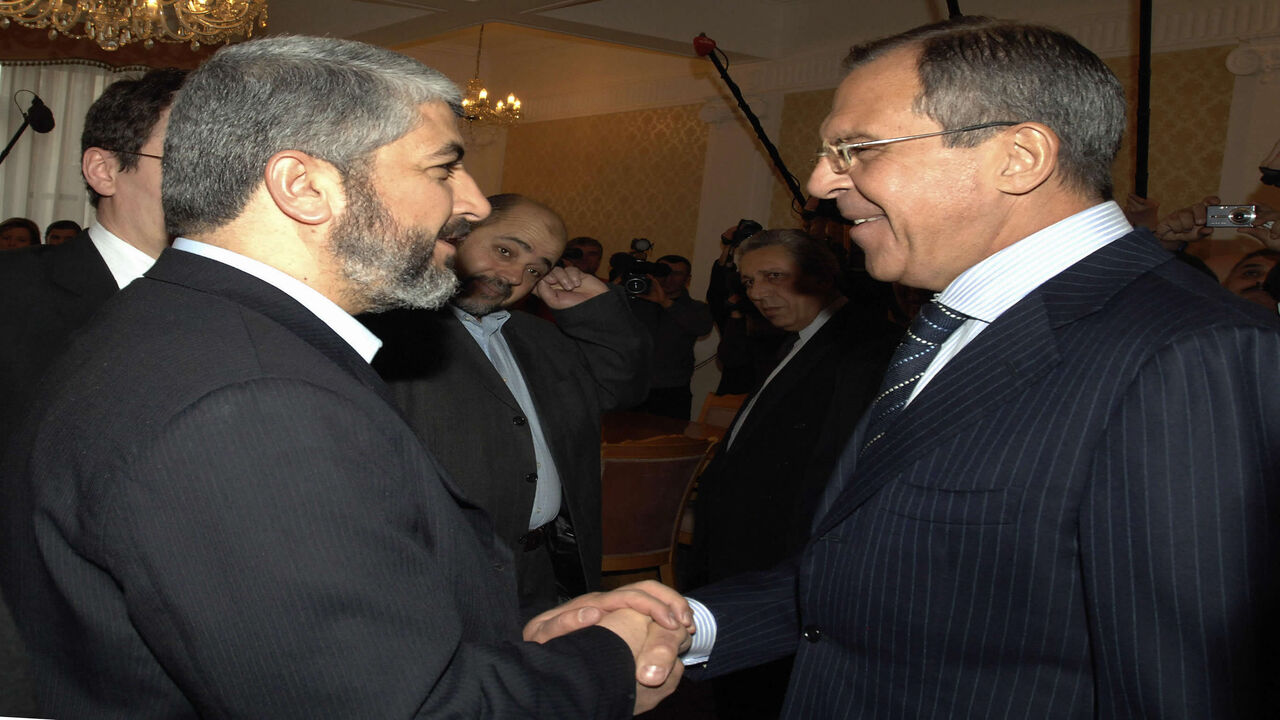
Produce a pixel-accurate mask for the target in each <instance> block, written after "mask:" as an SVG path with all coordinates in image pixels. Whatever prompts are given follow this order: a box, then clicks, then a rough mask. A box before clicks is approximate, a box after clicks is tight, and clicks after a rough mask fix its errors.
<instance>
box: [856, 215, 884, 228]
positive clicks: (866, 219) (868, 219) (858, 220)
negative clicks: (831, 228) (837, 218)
mask: <svg viewBox="0 0 1280 720" xmlns="http://www.w3.org/2000/svg"><path fill="white" fill-rule="evenodd" d="M883 219H884V216H883V215H876V216H874V217H864V218H854V219H853V220H851V221H850V222H852V223H853V226H854V227H858V226H859V225H861V224H863V223H869V222H874V221H876V220H883Z"/></svg>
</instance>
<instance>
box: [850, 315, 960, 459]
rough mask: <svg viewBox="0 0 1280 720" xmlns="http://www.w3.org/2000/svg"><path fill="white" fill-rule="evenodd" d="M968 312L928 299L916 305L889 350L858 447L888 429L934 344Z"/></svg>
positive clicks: (864, 446) (932, 354) (935, 350)
mask: <svg viewBox="0 0 1280 720" xmlns="http://www.w3.org/2000/svg"><path fill="white" fill-rule="evenodd" d="M968 319H969V318H968V316H966V315H963V314H961V313H958V312H956V311H955V310H952V309H951V308H949V307H947V306H945V305H943V304H942V303H940V302H938V301H937V300H931V301H930V302H929V303H927V304H926V305H924V306H923V307H921V308H920V313H919V314H918V315H916V318H915V320H912V321H911V327H909V328H907V334H906V335H905V336H904V337H903V338H902V342H900V343H898V348H897V349H896V350H894V351H893V359H892V360H891V361H890V362H889V369H888V370H886V371H885V374H884V382H882V383H881V384H880V392H879V393H878V394H877V395H876V399H875V402H873V403H872V404H871V410H869V411H868V412H869V413H870V414H869V415H868V417H869V418H870V419H869V421H868V422H867V432H866V434H865V435H864V436H863V437H865V438H866V441H865V442H864V443H863V444H862V450H866V449H867V448H868V447H870V446H871V444H872V443H874V442H875V441H877V440H879V439H880V437H881V436H882V435H884V433H885V430H887V429H888V427H889V424H890V423H891V422H892V421H893V418H894V417H896V416H897V414H898V412H899V411H901V410H902V408H904V407H906V405H907V400H908V399H909V398H910V397H911V392H912V391H913V390H914V389H915V387H916V383H918V382H920V378H921V376H923V375H924V371H925V369H926V368H928V367H929V363H931V362H933V359H934V357H936V356H937V354H938V347H939V346H941V345H942V343H943V341H945V340H946V339H947V337H948V336H950V335H951V333H952V332H953V331H954V330H955V329H956V328H958V327H960V326H961V325H962V324H963V323H964V321H965V320H968Z"/></svg>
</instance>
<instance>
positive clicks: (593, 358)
mask: <svg viewBox="0 0 1280 720" xmlns="http://www.w3.org/2000/svg"><path fill="white" fill-rule="evenodd" d="M627 302H628V301H627V299H626V296H625V295H624V294H623V292H622V290H621V288H620V287H619V286H616V285H611V286H610V287H609V291H608V292H606V293H603V294H601V295H597V296H596V297H594V298H591V299H590V300H587V301H586V302H583V303H579V304H578V305H575V306H573V307H571V308H567V309H564V310H558V311H556V312H555V318H556V325H557V326H558V327H559V328H560V331H561V332H563V333H564V335H565V336H566V337H568V338H569V339H570V340H571V341H573V343H574V344H575V345H576V346H577V348H578V352H579V353H581V355H582V362H583V365H584V366H585V367H586V368H587V371H588V372H589V373H590V375H591V380H592V382H593V384H594V386H595V390H596V396H597V398H598V400H599V404H600V409H601V410H603V411H609V410H616V409H619V408H626V407H632V406H633V405H635V404H637V403H639V402H640V401H642V400H644V398H645V397H646V395H648V393H649V362H650V359H651V356H652V355H653V339H652V337H651V335H650V334H649V332H648V331H646V330H645V328H644V326H643V325H642V324H641V323H640V321H639V320H637V319H636V317H635V314H634V313H632V312H631V309H630V308H628V307H627Z"/></svg>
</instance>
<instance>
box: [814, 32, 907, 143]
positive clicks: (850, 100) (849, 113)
mask: <svg viewBox="0 0 1280 720" xmlns="http://www.w3.org/2000/svg"><path fill="white" fill-rule="evenodd" d="M918 57H919V51H918V49H916V48H913V47H906V48H897V49H894V50H890V51H889V52H886V53H885V54H884V55H882V56H880V57H877V58H876V59H874V60H869V61H867V62H866V63H864V64H862V65H859V66H857V67H855V68H854V69H853V70H850V71H849V74H848V75H846V76H845V78H844V79H843V80H841V81H840V85H838V86H837V87H836V91H835V95H834V96H833V97H832V100H831V112H829V113H828V114H827V117H826V118H825V119H824V120H823V121H822V126H821V133H822V137H824V138H827V139H830V140H835V139H846V138H848V137H850V136H853V135H857V134H859V133H861V132H863V131H864V130H865V128H864V127H862V125H864V124H865V123H866V122H868V121H869V120H870V119H871V118H873V117H877V116H883V115H888V114H901V113H903V112H906V113H913V110H912V104H913V102H914V100H915V97H916V95H917V93H918V92H919V87H920V81H919V76H918V73H917V70H916V63H917V58H918Z"/></svg>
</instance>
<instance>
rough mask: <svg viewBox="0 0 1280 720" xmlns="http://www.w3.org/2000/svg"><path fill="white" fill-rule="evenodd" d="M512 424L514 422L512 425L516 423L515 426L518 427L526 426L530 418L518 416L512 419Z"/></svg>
mask: <svg viewBox="0 0 1280 720" xmlns="http://www.w3.org/2000/svg"><path fill="white" fill-rule="evenodd" d="M511 422H512V423H514V424H516V425H524V424H525V423H527V422H529V418H527V417H525V416H523V415H517V416H515V417H513V418H511Z"/></svg>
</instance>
